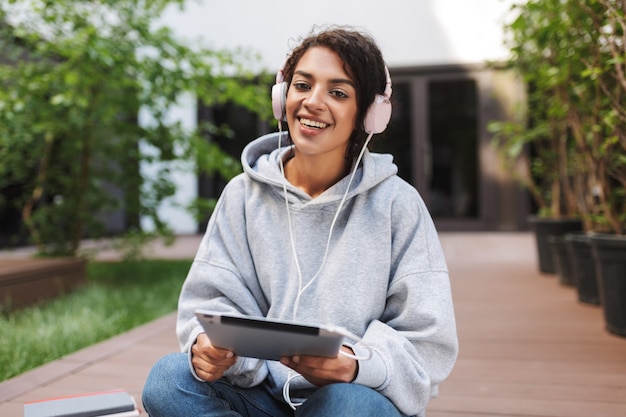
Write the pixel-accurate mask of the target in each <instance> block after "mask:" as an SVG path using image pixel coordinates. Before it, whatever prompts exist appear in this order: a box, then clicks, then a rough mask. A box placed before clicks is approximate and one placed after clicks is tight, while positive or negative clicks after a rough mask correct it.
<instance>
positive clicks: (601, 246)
mask: <svg viewBox="0 0 626 417" xmlns="http://www.w3.org/2000/svg"><path fill="white" fill-rule="evenodd" d="M590 241H591V250H592V253H593V258H594V262H595V266H596V276H597V278H598V290H599V294H600V303H601V304H602V308H603V310H604V319H605V321H606V328H607V330H608V331H609V332H611V333H614V334H616V335H619V336H624V337H626V236H615V235H605V234H592V235H590Z"/></svg>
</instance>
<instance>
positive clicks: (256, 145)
mask: <svg viewBox="0 0 626 417" xmlns="http://www.w3.org/2000/svg"><path fill="white" fill-rule="evenodd" d="M279 137H280V145H281V147H280V148H279ZM290 150H291V146H290V145H289V136H288V133H287V132H276V133H270V134H267V135H264V136H261V137H260V138H258V139H255V140H254V141H252V142H250V143H249V144H248V145H247V146H246V147H245V148H244V150H243V152H242V154H241V164H242V165H243V171H244V173H245V174H247V175H248V176H249V177H250V178H252V179H253V180H255V181H258V182H261V183H265V184H267V185H270V186H272V187H275V188H276V189H277V190H278V191H280V193H281V194H282V193H283V186H286V189H287V192H288V195H289V200H290V202H295V201H294V199H296V200H298V201H300V202H301V203H305V202H313V201H315V202H316V203H328V202H333V201H337V200H340V199H341V198H342V197H343V194H344V193H345V191H346V187H347V186H348V184H349V182H350V175H347V176H345V177H344V178H342V179H341V180H340V181H339V182H337V183H336V184H335V185H333V186H332V187H330V188H329V189H328V190H326V191H325V192H324V193H322V194H321V195H319V196H318V197H316V198H315V199H312V198H311V197H310V196H309V195H308V194H306V193H305V192H303V191H302V190H300V189H298V188H297V187H294V186H293V185H291V184H290V183H289V182H288V181H287V180H286V179H285V177H284V175H283V173H282V172H281V169H280V163H279V160H280V159H279V158H284V156H285V155H286V153H287V152H289V151H290ZM397 172H398V167H397V166H396V165H395V164H394V163H393V157H392V156H391V155H388V154H376V153H370V152H369V151H368V150H366V151H365V152H364V154H363V160H362V161H361V164H360V166H359V168H358V169H357V172H356V174H355V176H354V179H353V180H352V184H351V185H350V191H349V193H348V196H347V197H348V198H350V197H353V196H354V195H357V194H361V193H364V192H366V191H368V190H369V189H371V188H372V187H375V186H376V185H378V184H380V183H381V182H382V181H384V180H385V179H387V178H389V177H392V176H394V175H396V173H397Z"/></svg>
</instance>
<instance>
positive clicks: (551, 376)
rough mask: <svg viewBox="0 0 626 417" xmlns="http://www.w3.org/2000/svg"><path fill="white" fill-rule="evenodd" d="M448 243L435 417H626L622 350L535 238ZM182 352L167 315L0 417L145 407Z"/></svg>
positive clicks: (46, 372)
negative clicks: (449, 302)
mask: <svg viewBox="0 0 626 417" xmlns="http://www.w3.org/2000/svg"><path fill="white" fill-rule="evenodd" d="M441 239H442V243H443V246H444V251H445V252H446V256H447V259H448V264H449V268H450V274H451V280H452V287H453V294H454V299H455V308H456V315H457V324H458V330H459V339H460V347H461V348H460V354H459V358H458V362H457V365H456V367H455V368H454V371H453V372H452V375H451V376H450V378H449V379H448V380H447V381H446V382H445V383H444V384H443V385H442V386H441V389H440V396H439V398H437V399H435V400H433V401H432V402H431V404H430V406H429V409H428V416H429V417H479V416H502V417H531V416H532V417H623V416H626V338H621V337H617V336H614V335H611V334H609V333H608V332H607V331H606V330H605V329H604V321H603V318H602V310H601V309H600V308H599V307H594V306H589V305H585V304H581V303H579V302H578V301H577V299H576V294H575V290H574V289H573V288H571V287H564V286H562V285H560V284H559V283H558V279H557V278H556V277H555V276H553V275H542V274H540V273H539V272H538V270H537V267H536V257H535V253H534V245H533V242H532V237H531V235H530V234H526V233H503V234H495V233H479V234H476V233H470V234H462V233H442V235H441ZM197 243H198V241H197V238H195V237H194V238H188V239H187V240H185V239H183V240H182V241H181V243H180V244H181V245H189V248H188V249H185V248H182V250H181V248H180V247H178V248H172V249H171V251H172V252H174V253H179V254H180V253H183V254H188V253H191V254H192V253H194V252H195V248H196V246H197ZM167 255H168V253H164V254H162V256H167ZM187 256H189V255H187ZM176 349H177V343H176V340H175V337H174V315H173V314H172V315H168V316H166V317H164V318H161V319H159V320H156V321H154V322H152V323H149V324H147V325H145V326H142V327H139V328H137V329H135V330H132V331H130V332H128V333H126V334H124V335H121V336H118V337H115V338H113V339H111V340H108V341H106V342H103V343H101V344H98V345H95V346H92V347H89V348H87V349H84V350H82V351H80V352H77V353H75V354H72V355H69V356H67V357H65V358H63V359H61V360H59V361H56V362H53V363H51V364H48V365H45V366H43V367H41V368H39V369H36V370H34V371H31V372H28V373H26V374H24V375H21V376H18V377H16V378H14V379H12V380H9V381H6V382H4V383H0V416H3V417H5V416H6V417H13V416H15V417H19V416H22V413H23V403H24V402H27V401H31V400H37V399H42V398H48V397H51V396H59V395H69V394H75V393H84V392H88V391H97V390H105V389H111V388H123V389H126V390H128V391H129V392H130V393H131V394H132V395H134V396H135V398H136V399H137V400H138V401H140V398H141V389H142V386H143V382H144V380H145V377H146V375H147V372H148V370H149V368H150V366H151V364H152V363H154V361H156V359H157V358H158V357H160V356H161V355H163V354H165V353H167V352H170V351H174V350H176Z"/></svg>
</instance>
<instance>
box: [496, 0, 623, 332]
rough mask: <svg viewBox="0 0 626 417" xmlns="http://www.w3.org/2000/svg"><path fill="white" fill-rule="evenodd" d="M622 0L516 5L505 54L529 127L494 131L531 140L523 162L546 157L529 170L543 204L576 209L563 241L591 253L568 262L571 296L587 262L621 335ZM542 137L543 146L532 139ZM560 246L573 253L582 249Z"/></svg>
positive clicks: (508, 138)
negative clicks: (521, 86)
mask: <svg viewBox="0 0 626 417" xmlns="http://www.w3.org/2000/svg"><path fill="white" fill-rule="evenodd" d="M624 8H625V7H624V5H623V4H622V3H619V2H616V1H613V0H582V1H579V0H577V1H574V0H542V1H539V0H530V1H528V2H526V4H524V5H520V6H516V10H517V11H518V12H519V15H518V16H517V18H516V19H515V20H514V21H513V23H511V24H510V26H509V29H510V31H511V34H512V37H511V42H512V45H513V48H512V52H513V54H512V60H511V63H512V65H514V66H515V67H516V68H517V69H518V70H519V71H520V73H521V74H523V76H524V78H525V80H526V81H527V83H528V84H529V96H528V104H527V105H528V117H527V119H528V120H529V121H530V122H531V127H530V128H527V129H520V131H519V132H517V137H516V135H510V134H509V135H502V133H503V132H504V133H506V132H507V131H506V129H502V128H500V131H499V133H500V134H501V135H500V137H504V140H501V141H500V143H499V144H500V146H501V147H502V149H504V150H507V151H509V152H510V149H511V148H512V146H513V145H515V141H516V140H517V141H520V138H521V139H523V138H524V137H526V138H528V139H527V140H526V141H525V143H532V144H533V145H534V149H535V151H536V153H535V157H536V158H539V159H540V161H539V162H536V161H534V162H532V161H533V160H532V159H531V162H532V164H531V167H533V168H536V167H535V165H537V164H538V163H540V164H543V165H545V169H544V170H543V171H535V172H534V173H535V176H538V177H539V179H540V180H541V181H543V183H538V186H537V188H538V190H540V191H542V192H544V193H545V192H548V191H549V190H550V191H551V194H550V198H551V200H550V201H551V203H552V205H551V207H552V209H551V210H550V212H549V214H551V215H554V214H555V212H556V208H560V207H565V208H566V209H567V210H568V213H569V214H575V215H576V216H579V218H580V220H581V226H582V232H579V233H568V234H566V237H565V240H566V241H569V242H570V243H569V246H575V245H574V242H576V243H580V244H581V245H582V244H587V249H586V253H588V254H592V255H593V256H592V261H593V264H594V267H593V268H589V267H588V266H586V267H585V268H583V267H582V266H581V265H580V264H578V263H576V264H575V265H574V266H575V267H574V268H572V271H573V272H574V273H576V274H578V276H576V277H575V281H576V284H577V287H578V289H579V299H580V298H581V296H583V298H584V297H586V296H585V295H581V293H580V291H581V285H583V283H582V278H581V274H580V273H581V272H582V271H583V270H584V271H588V270H590V269H591V270H592V271H593V272H595V280H596V288H597V291H598V302H599V303H600V304H602V306H603V309H604V315H605V319H606V324H607V328H608V330H609V331H611V332H612V333H615V334H619V335H624V336H626V237H625V236H624V233H625V231H626V191H625V190H626V156H625V155H626V111H625V106H624V104H623V103H624V101H625V98H626V76H625V75H624V74H625V73H626V65H625V62H624V58H625V55H626V53H625V47H624V44H623V36H624V33H626V19H625V18H624ZM496 127H497V126H496ZM509 131H511V128H509ZM537 132H538V133H540V134H537ZM514 133H515V131H514ZM544 143H545V144H546V148H545V149H547V150H548V152H542V150H543V148H542V147H540V146H539V145H543V144H544ZM518 146H519V145H518ZM513 149H515V148H514V147H513ZM531 158H532V154H531ZM542 167H543V166H542ZM550 173H552V175H550ZM531 177H532V176H531ZM549 180H551V181H552V183H551V184H550V183H549V182H548V183H546V181H549ZM531 185H532V184H531ZM541 185H543V186H541ZM529 189H531V192H532V191H533V190H532V188H529ZM536 194H537V192H535V193H533V195H536ZM541 207H542V206H540V208H541ZM581 247H582V246H581ZM569 252H570V253H574V254H576V258H575V261H576V262H578V261H582V259H583V256H582V255H581V254H582V252H577V251H575V250H573V249H570V251H569ZM573 262H574V261H573V260H570V263H573ZM587 275H593V274H592V273H590V274H587Z"/></svg>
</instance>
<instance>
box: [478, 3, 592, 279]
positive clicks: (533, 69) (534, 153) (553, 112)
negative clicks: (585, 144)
mask: <svg viewBox="0 0 626 417" xmlns="http://www.w3.org/2000/svg"><path fill="white" fill-rule="evenodd" d="M560 7H561V2H560V1H559V0H550V1H536V0H535V1H529V2H528V3H527V4H525V5H515V6H513V9H512V10H513V12H514V13H517V17H516V18H515V19H514V20H513V21H512V22H511V23H510V24H508V25H507V26H505V30H506V31H507V33H508V34H509V35H510V36H509V38H508V46H509V47H510V50H511V56H510V59H509V61H508V64H509V66H510V67H511V68H512V69H514V70H515V71H517V72H518V73H519V74H520V76H521V77H522V78H523V81H524V82H525V84H526V86H527V100H526V103H524V106H523V108H524V110H523V111H522V112H520V114H519V116H518V117H517V118H516V120H514V121H507V122H500V121H492V122H491V123H489V126H488V127H489V130H490V132H491V133H493V134H494V136H493V140H494V141H493V143H494V145H495V146H496V148H497V149H498V150H499V152H500V154H501V155H502V157H503V161H505V163H506V164H507V165H508V168H509V169H508V170H509V172H512V173H513V175H514V176H515V177H516V178H517V180H518V181H519V182H520V183H521V184H522V186H523V187H525V188H526V189H527V190H528V191H529V193H530V195H531V196H532V198H533V201H534V203H535V205H536V207H537V210H536V214H535V215H533V216H531V217H530V218H529V225H530V227H531V229H532V230H533V231H534V233H535V236H536V244H537V255H538V261H539V270H540V271H541V272H544V273H556V272H560V273H561V274H560V275H561V280H562V282H564V283H569V282H570V278H569V274H568V272H569V268H565V267H566V266H567V263H565V262H566V261H563V260H562V258H561V257H560V256H559V255H562V254H564V253H565V252H564V248H565V242H564V240H563V236H564V235H565V234H566V233H567V232H570V231H575V230H582V223H581V219H580V217H579V209H578V204H577V200H576V193H575V191H574V185H575V184H577V183H578V182H579V181H580V172H579V171H578V170H577V169H576V165H574V164H571V163H570V159H571V158H572V154H573V145H574V141H573V138H572V137H571V135H570V132H569V130H568V126H567V123H566V116H567V101H566V98H567V88H568V85H567V81H568V79H569V78H570V74H571V71H572V67H571V66H568V65H565V66H563V65H561V63H562V61H563V60H564V52H563V51H562V50H561V48H560V47H559V43H560V42H561V41H562V37H563V32H564V31H567V30H568V28H567V27H566V26H565V24H564V23H563V22H562V21H560V20H559V19H558V17H559V15H560V13H561V10H560ZM550 16H555V17H556V18H548V17H550ZM546 51H547V52H548V54H546ZM520 159H521V160H522V161H523V163H521V164H520V163H519V162H520ZM555 258H556V261H557V262H555ZM559 264H560V265H561V267H560V268H558V266H559ZM559 269H560V271H559Z"/></svg>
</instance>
